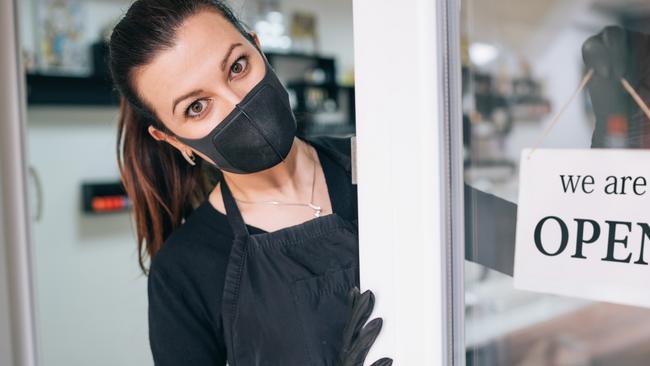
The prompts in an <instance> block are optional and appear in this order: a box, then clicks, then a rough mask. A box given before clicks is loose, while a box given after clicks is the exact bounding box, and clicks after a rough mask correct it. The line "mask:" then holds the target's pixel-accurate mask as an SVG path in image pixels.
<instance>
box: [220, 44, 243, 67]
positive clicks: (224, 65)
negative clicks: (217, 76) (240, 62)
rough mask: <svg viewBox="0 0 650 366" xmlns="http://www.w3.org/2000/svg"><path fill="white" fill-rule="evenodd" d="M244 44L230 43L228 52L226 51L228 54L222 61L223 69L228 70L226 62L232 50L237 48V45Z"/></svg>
mask: <svg viewBox="0 0 650 366" xmlns="http://www.w3.org/2000/svg"><path fill="white" fill-rule="evenodd" d="M241 45H242V44H241V43H239V42H237V43H233V44H231V45H230V47H229V48H228V52H226V56H224V58H223V60H222V61H221V71H226V63H227V62H228V59H229V58H230V54H231V53H232V50H234V49H235V47H237V46H241Z"/></svg>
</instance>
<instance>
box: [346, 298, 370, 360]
mask: <svg viewBox="0 0 650 366" xmlns="http://www.w3.org/2000/svg"><path fill="white" fill-rule="evenodd" d="M374 306H375V295H374V294H373V293H372V291H370V290H366V291H365V292H364V293H363V294H359V295H356V296H355V301H354V305H353V307H352V309H351V311H350V317H349V319H348V323H347V324H346V326H345V329H344V330H343V341H342V344H343V347H344V348H347V347H348V346H349V345H350V344H352V342H353V341H354V340H355V339H356V338H357V337H358V336H359V332H360V331H361V328H362V327H363V325H364V324H365V323H366V321H367V320H368V318H369V317H370V314H371V313H372V309H373V308H374Z"/></svg>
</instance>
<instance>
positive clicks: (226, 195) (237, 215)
mask: <svg viewBox="0 0 650 366" xmlns="http://www.w3.org/2000/svg"><path fill="white" fill-rule="evenodd" d="M220 185H221V197H222V198H223V204H224V207H225V208H226V217H227V218H228V221H229V222H230V227H231V228H232V231H233V233H234V234H235V237H246V236H248V235H249V233H248V228H246V223H245V222H244V218H243V217H242V215H241V212H240V211H239V207H237V203H236V202H235V199H234V198H233V196H232V193H231V192H230V188H229V187H228V184H227V183H226V179H225V178H222V179H221V184H220Z"/></svg>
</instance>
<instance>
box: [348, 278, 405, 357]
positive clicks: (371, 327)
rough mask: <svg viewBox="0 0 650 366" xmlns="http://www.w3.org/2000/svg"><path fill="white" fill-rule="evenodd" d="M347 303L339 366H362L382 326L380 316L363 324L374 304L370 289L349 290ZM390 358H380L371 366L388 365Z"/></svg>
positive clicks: (355, 288) (373, 296)
mask: <svg viewBox="0 0 650 366" xmlns="http://www.w3.org/2000/svg"><path fill="white" fill-rule="evenodd" d="M348 304H350V308H351V312H350V317H349V318H348V322H347V324H346V326H345V329H344V330H343V343H342V347H341V353H340V355H339V366H363V362H364V361H365V360H366V356H367V355H368V351H370V347H372V345H373V343H375V339H376V338H377V336H378V335H379V331H380V330H381V326H382V318H375V319H372V320H371V321H370V322H368V324H366V325H365V326H364V324H365V323H366V321H367V320H368V318H369V317H370V314H371V313H372V309H373V308H374V306H375V295H374V294H373V293H372V291H370V290H366V291H365V292H364V293H360V292H359V289H358V288H357V287H354V288H352V289H351V290H350V292H349V294H348ZM392 364H393V360H392V359H391V358H382V359H379V360H377V361H375V362H373V363H372V365H371V366H390V365H392Z"/></svg>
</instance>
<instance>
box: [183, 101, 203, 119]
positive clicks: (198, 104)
mask: <svg viewBox="0 0 650 366" xmlns="http://www.w3.org/2000/svg"><path fill="white" fill-rule="evenodd" d="M207 106H208V101H207V100H205V99H201V100H197V101H195V102H194V103H192V104H190V106H189V107H188V108H187V112H186V114H187V116H188V117H190V118H195V117H198V116H200V115H201V113H203V111H204V110H205V108H206V107H207Z"/></svg>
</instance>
